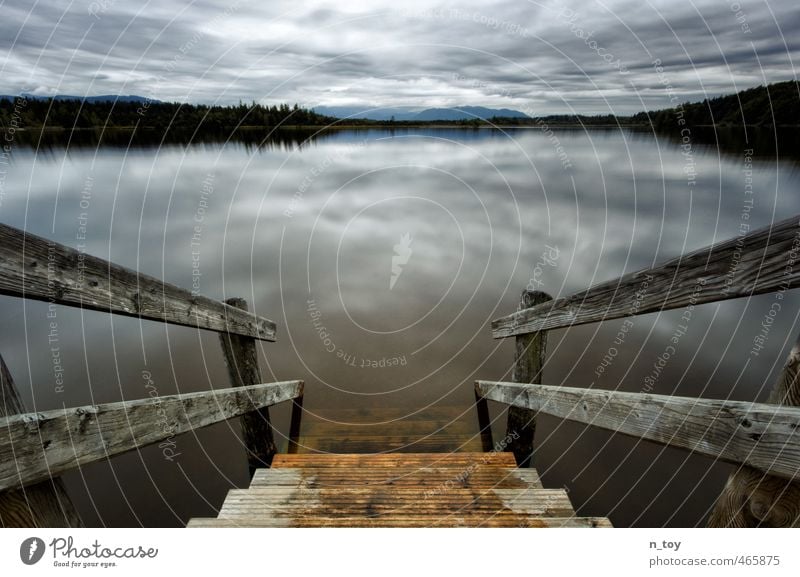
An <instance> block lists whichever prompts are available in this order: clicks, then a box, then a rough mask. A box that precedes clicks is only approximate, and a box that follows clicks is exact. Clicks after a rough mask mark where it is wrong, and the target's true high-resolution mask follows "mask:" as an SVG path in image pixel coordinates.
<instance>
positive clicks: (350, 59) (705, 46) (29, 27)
mask: <svg viewBox="0 0 800 577" xmlns="http://www.w3.org/2000/svg"><path fill="white" fill-rule="evenodd" d="M0 14H2V16H3V17H2V20H0V67H2V71H1V72H0V93H6V94H16V93H21V92H27V93H34V94H39V95H49V94H74V95H101V94H137V95H142V96H147V97H150V98H153V99H157V100H165V101H179V102H193V103H207V104H211V103H217V104H233V103H238V102H239V101H240V100H241V101H244V102H248V103H249V102H251V101H257V102H261V103H264V104H277V103H282V102H286V103H289V104H293V103H298V104H300V105H301V106H306V107H314V106H321V105H324V106H361V107H373V106H374V107H397V106H405V107H412V108H417V109H421V108H429V107H446V106H458V105H482V106H490V107H494V108H500V107H505V108H514V109H517V110H520V111H523V112H526V113H528V114H531V115H539V114H560V113H573V112H576V113H591V114H605V113H616V114H625V113H632V112H636V111H640V110H643V109H656V108H663V107H666V106H669V105H671V104H672V105H674V104H677V103H678V102H685V101H695V100H702V99H703V98H705V97H707V96H717V95H720V94H727V93H732V92H735V91H737V90H742V89H745V88H749V87H752V86H758V85H761V84H766V83H770V82H778V81H783V80H790V79H794V78H796V71H795V68H794V64H795V62H800V4H798V2H797V0H769V2H765V1H764V0H740V1H739V0H737V1H729V0H668V1H662V0H603V1H599V0H597V1H595V0H581V1H577V0H563V1H562V0H548V1H532V0H530V1H529V0H504V1H496V2H492V1H486V0H484V1H483V2H480V1H478V2H458V3H435V2H417V1H414V0H404V1H403V2H402V3H400V2H390V1H384V0H373V1H369V2H367V1H353V0H337V1H299V0H292V1H287V0H270V1H269V2H259V1H257V0H238V1H237V0H232V1H216V2H214V1H211V0H197V1H176V0H159V1H158V2H156V1H150V2H146V3H138V2H123V1H122V0H92V1H87V0H73V1H71V2H70V1H65V0H39V1H36V0H33V1H32V0H11V1H5V2H1V1H0Z"/></svg>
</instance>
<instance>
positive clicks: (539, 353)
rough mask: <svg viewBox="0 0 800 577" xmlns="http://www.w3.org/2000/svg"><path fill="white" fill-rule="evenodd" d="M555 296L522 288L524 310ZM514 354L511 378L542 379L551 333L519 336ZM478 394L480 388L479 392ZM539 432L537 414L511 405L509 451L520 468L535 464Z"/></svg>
mask: <svg viewBox="0 0 800 577" xmlns="http://www.w3.org/2000/svg"><path fill="white" fill-rule="evenodd" d="M551 300H553V298H552V297H551V296H550V295H549V294H547V293H544V292H541V291H531V290H527V289H526V290H524V291H522V297H521V299H520V303H519V307H520V310H525V309H529V308H531V307H535V306H537V305H540V304H542V303H545V302H548V301H551ZM515 345H516V351H515V355H514V370H513V372H512V376H511V380H512V381H514V382H515V383H538V382H541V378H542V369H543V368H544V361H545V352H546V349H547V332H546V331H539V332H535V333H528V334H524V335H517V338H516V342H515ZM476 394H477V391H476ZM535 434H536V413H535V412H533V411H529V410H528V409H523V408H521V407H514V406H510V407H509V408H508V416H507V421H506V437H505V438H506V439H510V440H511V441H510V445H509V450H511V452H513V453H514V458H515V459H516V460H517V466H518V467H523V468H524V467H531V466H533V438H534V435H535Z"/></svg>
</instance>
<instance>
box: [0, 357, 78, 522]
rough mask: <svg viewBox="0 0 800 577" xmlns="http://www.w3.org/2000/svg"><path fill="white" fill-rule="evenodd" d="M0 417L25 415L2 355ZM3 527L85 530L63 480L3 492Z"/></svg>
mask: <svg viewBox="0 0 800 577" xmlns="http://www.w3.org/2000/svg"><path fill="white" fill-rule="evenodd" d="M0 400H2V402H1V403H0V418H5V417H10V416H12V415H17V414H19V413H24V412H25V407H24V406H23V404H22V399H20V398H19V392H18V391H17V388H16V386H15V385H14V380H13V379H12V378H11V373H10V372H9V370H8V367H7V366H6V363H5V361H4V360H3V357H2V356H0ZM0 526H2V527H5V528H11V527H17V528H22V527H50V528H56V527H57V528H66V527H83V521H81V518H80V515H78V512H77V511H76V510H75V506H74V505H73V504H72V500H71V499H70V498H69V495H67V492H66V490H65V489H64V484H63V483H62V481H61V478H60V477H55V478H52V479H51V480H49V481H42V482H41V483H36V484H34V485H29V486H27V487H22V488H20V489H12V490H10V491H2V492H0Z"/></svg>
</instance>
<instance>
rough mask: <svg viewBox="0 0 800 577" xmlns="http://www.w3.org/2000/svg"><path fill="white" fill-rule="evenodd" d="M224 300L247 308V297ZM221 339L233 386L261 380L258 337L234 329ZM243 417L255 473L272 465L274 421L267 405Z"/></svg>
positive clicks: (248, 458)
mask: <svg viewBox="0 0 800 577" xmlns="http://www.w3.org/2000/svg"><path fill="white" fill-rule="evenodd" d="M225 304H227V305H229V306H232V307H234V308H236V309H239V310H242V311H247V301H245V300H244V299H242V298H232V299H228V300H226V301H225ZM219 339H220V342H221V343H222V352H223V354H224V355H225V363H226V364H227V365H228V374H229V375H230V377H231V384H232V385H233V386H234V387H246V386H250V385H256V384H258V383H260V382H261V369H260V368H259V366H258V351H257V350H256V341H255V339H254V338H252V337H245V336H242V335H235V334H232V333H220V335H219ZM301 396H302V394H301ZM240 420H241V423H242V439H243V440H244V446H245V449H246V450H247V465H248V468H249V470H250V476H251V477H252V476H253V473H255V471H256V469H258V468H259V467H269V465H270V463H271V462H272V457H273V456H274V455H275V453H277V452H278V449H277V447H276V446H275V439H274V437H273V435H272V424H271V423H270V419H269V409H268V408H267V407H262V408H260V409H258V410H256V411H251V412H249V413H245V414H244V415H242V417H241V419H240Z"/></svg>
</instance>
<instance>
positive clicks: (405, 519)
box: [187, 515, 611, 528]
mask: <svg viewBox="0 0 800 577" xmlns="http://www.w3.org/2000/svg"><path fill="white" fill-rule="evenodd" d="M187 526H188V527H193V528H204V527H207V528H223V527H230V528H236V527H367V528H370V527H375V528H377V527H441V528H449V527H487V528H489V527H499V528H502V527H505V528H514V527H523V528H561V527H576V528H595V527H611V523H610V522H609V521H608V519H606V518H605V517H531V516H529V515H506V516H503V517H485V516H481V515H474V516H464V515H447V516H442V517H435V516H423V517H410V516H408V515H400V516H394V517H392V516H382V517H379V518H376V519H369V518H366V519H365V518H363V517H298V518H288V517H260V516H251V517H236V518H232V519H225V518H222V519H218V518H216V517H209V518H203V517H198V518H195V519H192V520H191V521H189V524H188V525H187Z"/></svg>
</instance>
